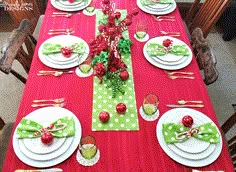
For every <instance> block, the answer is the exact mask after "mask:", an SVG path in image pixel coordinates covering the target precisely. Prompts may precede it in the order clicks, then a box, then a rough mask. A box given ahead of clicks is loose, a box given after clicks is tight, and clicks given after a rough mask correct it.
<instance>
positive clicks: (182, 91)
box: [2, 0, 234, 172]
mask: <svg viewBox="0 0 236 172" xmlns="http://www.w3.org/2000/svg"><path fill="white" fill-rule="evenodd" d="M53 1H54V0H49V1H48V4H47V8H46V11H45V16H44V19H43V23H42V26H41V29H40V34H39V37H38V41H37V46H36V47H35V53H34V56H33V60H32V64H31V67H30V71H29V74H28V78H27V83H26V85H25V88H24V92H23V95H22V99H21V102H20V105H19V109H18V113H17V116H16V120H15V124H14V128H13V131H12V134H11V136H10V137H11V140H10V143H9V146H8V150H7V153H6V158H5V161H4V165H3V169H2V171H3V172H9V171H12V172H13V171H15V170H17V169H26V170H29V169H41V168H61V169H63V171H68V172H74V171H75V172H76V171H81V172H85V171H98V172H116V171H117V172H119V171H122V172H128V171H129V172H158V171H160V172H169V171H176V172H185V171H186V172H187V171H189V170H192V169H195V170H199V171H225V172H233V171H234V168H233V164H232V161H231V158H230V155H229V152H228V149H227V144H226V141H225V140H224V134H223V133H222V131H221V129H220V125H219V122H218V119H217V116H216V113H215V111H214V108H213V106H212V103H211V99H210V97H209V95H208V92H207V89H206V86H205V84H204V82H203V78H202V75H201V73H200V70H199V67H198V64H197V61H196V58H195V56H194V54H193V51H192V48H191V44H190V40H189V38H188V35H187V32H186V29H185V27H184V23H183V19H182V18H181V15H180V12H179V10H178V6H176V7H175V9H174V10H173V11H171V12H169V13H168V14H165V15H166V16H168V15H169V16H174V17H175V19H174V20H156V18H155V17H156V16H153V14H150V13H148V12H146V11H145V10H142V9H140V6H139V5H137V3H138V1H139V0H113V1H112V2H113V3H114V5H113V8H114V10H121V11H125V12H126V13H127V14H130V13H132V10H134V9H138V14H137V15H135V16H133V17H132V24H131V25H129V26H128V27H127V31H126V32H128V34H127V35H128V37H129V39H130V40H131V42H132V44H131V45H130V61H129V60H127V63H128V70H129V80H131V82H129V84H130V85H131V87H130V88H131V89H128V90H127V91H126V93H127V94H128V95H129V96H128V98H127V100H124V99H123V97H124V96H123V95H122V94H120V93H118V94H117V96H116V97H115V98H113V97H112V98H111V92H109V91H107V90H105V88H104V87H102V88H101V89H100V87H99V86H100V85H102V84H99V83H98V82H99V80H98V79H97V77H96V76H95V75H90V76H88V77H79V76H78V75H77V74H76V70H77V66H73V67H68V69H69V70H73V71H74V72H73V73H70V74H63V75H60V76H53V75H46V76H39V75H38V72H39V71H40V70H58V69H54V67H53V66H50V65H47V64H45V63H43V62H42V61H43V60H42V59H41V58H40V57H39V55H40V53H39V50H40V49H41V48H42V47H41V45H42V44H43V43H44V42H45V41H47V40H49V39H53V38H54V37H57V36H59V35H51V34H48V32H49V30H51V29H68V28H73V30H74V32H73V33H72V34H71V35H70V36H75V37H79V38H80V39H81V40H84V41H85V42H86V43H88V44H89V43H91V40H94V39H95V37H96V35H97V30H96V24H97V20H98V19H97V18H96V17H98V14H96V15H91V16H89V15H86V14H85V13H84V12H83V9H80V10H71V11H69V12H70V13H71V14H72V15H70V16H69V17H64V16H56V17H55V16H53V15H52V13H53V12H62V11H63V9H62V10H60V9H58V8H55V5H53V3H52V2H53ZM95 2H96V10H97V13H98V12H100V13H101V8H102V4H101V1H99V0H97V1H95ZM65 11H66V9H65ZM139 20H145V21H146V23H147V26H148V30H147V33H148V35H149V40H151V39H155V38H158V37H163V36H167V38H169V39H172V38H173V40H175V39H178V40H180V41H182V42H183V43H185V44H186V45H187V46H188V47H189V50H190V53H191V57H192V58H191V60H190V61H189V62H188V64H186V65H185V66H184V67H180V68H179V69H176V70H172V69H169V68H167V69H163V68H162V67H159V66H158V65H155V64H153V62H151V61H149V60H148V59H147V58H146V57H145V53H144V51H143V49H144V47H145V46H146V43H147V41H144V42H141V41H139V40H137V39H136V38H135V37H134V35H135V32H136V23H137V22H138V21H139ZM160 31H166V32H179V33H180V34H179V35H178V36H171V35H170V36H168V35H163V34H161V32H160ZM61 35H62V34H61ZM63 35H64V34H63ZM127 35H126V36H127ZM64 36H65V35H64ZM63 41H65V42H66V41H67V40H63ZM166 70H168V71H170V70H171V71H172V72H173V71H175V72H176V71H177V72H192V73H193V76H194V78H192V79H188V78H177V79H170V78H169V75H168V74H167V73H166ZM181 76H182V75H181ZM103 82H105V81H103ZM95 89H96V91H95ZM126 93H125V94H126ZM149 93H154V94H156V95H157V96H158V99H159V104H158V110H159V116H158V117H157V119H155V120H150V121H148V120H145V119H144V118H143V117H142V116H141V115H140V107H142V103H143V99H144V97H145V95H146V94H149ZM104 94H110V96H104ZM125 94H124V95H125ZM99 95H101V96H99ZM60 97H63V98H64V99H65V103H66V104H65V105H64V107H57V108H61V109H64V110H65V111H68V113H72V114H73V115H74V116H75V117H76V119H78V120H77V122H75V125H80V131H81V133H79V134H78V133H77V134H78V135H79V136H78V137H75V139H77V140H75V141H74V142H75V143H74V145H73V146H71V147H69V148H68V149H70V148H71V149H72V147H73V150H71V151H70V153H69V155H65V158H64V159H63V160H60V161H58V162H56V163H54V164H53V163H52V164H51V163H50V162H51V161H53V160H51V159H50V158H49V159H40V163H39V164H40V165H38V164H37V163H36V164H37V165H34V163H33V164H31V158H33V156H34V155H32V157H27V158H22V156H25V155H22V154H21V153H19V152H20V151H19V150H17V149H19V147H18V145H16V144H17V143H18V142H16V140H17V139H16V138H15V137H14V135H15V130H16V128H17V126H18V125H19V123H20V122H21V120H22V118H24V117H27V116H28V115H29V114H31V113H33V112H34V111H38V110H40V109H44V108H43V107H32V106H31V105H32V101H33V100H35V99H55V98H60ZM107 97H109V99H107ZM219 98H220V97H219ZM179 99H184V100H201V101H203V105H204V107H191V108H172V107H168V106H167V104H176V101H177V100H179ZM98 101H101V102H103V103H104V105H97V104H98ZM222 101H223V100H222ZM118 103H125V104H126V107H127V111H126V113H125V114H124V115H120V114H116V112H115V107H114V105H115V104H118ZM111 104H112V107H110V105H111ZM99 106H102V108H103V109H102V110H108V109H109V107H110V109H112V108H113V109H114V111H112V112H110V113H111V114H113V115H111V117H110V118H114V116H117V120H115V122H117V123H119V120H121V119H122V118H126V120H124V121H122V122H124V123H125V122H127V123H128V122H129V119H130V118H131V117H134V118H135V120H134V124H132V125H130V126H128V128H125V127H124V126H125V124H124V125H122V124H121V125H120V127H119V129H112V125H110V127H111V129H110V128H106V127H104V128H103V125H109V122H108V124H106V123H99V118H98V114H99V113H100V112H101V111H102V110H100V109H99ZM219 106H220V105H219ZM95 107H96V108H95ZM185 109H187V110H186V112H187V113H186V112H185V114H187V115H188V112H192V111H194V113H195V112H196V113H195V114H194V115H195V116H196V118H198V117H199V116H204V117H203V118H202V119H199V120H200V121H201V120H205V119H206V120H208V121H209V120H210V121H212V122H213V123H214V124H215V126H216V127H217V130H218V132H219V133H220V135H221V137H220V138H221V139H222V140H221V146H219V150H218V155H217V156H214V157H213V160H211V158H208V159H207V160H206V161H209V163H205V162H203V165H201V163H202V161H200V163H198V164H197V165H196V164H195V160H191V161H188V160H187V161H185V160H183V161H179V160H178V158H177V159H176V157H173V156H171V155H170V154H173V152H171V150H169V152H167V151H166V150H167V149H169V148H168V147H165V148H164V147H163V145H165V144H163V143H161V139H160V138H158V137H159V136H158V135H159V134H160V133H159V131H158V129H159V127H160V126H158V123H159V122H161V118H162V117H163V118H164V116H167V115H168V113H169V115H170V116H171V115H175V114H171V113H170V112H172V111H178V112H176V113H177V115H176V116H172V121H176V122H177V121H178V120H181V119H179V118H180V117H179V116H178V113H181V111H185ZM41 113H42V114H40V113H37V117H38V118H39V119H40V118H43V117H45V116H50V115H51V114H50V113H49V114H48V113H47V112H46V111H45V110H42V111H41ZM43 113H45V114H46V115H45V114H43ZM54 115H55V114H54ZM190 115H191V114H190ZM130 116H131V117H130ZM180 116H181V115H180ZM195 116H194V117H195ZM127 117H129V118H127ZM168 118H169V117H168ZM170 118H171V117H170ZM199 118H200V117H199ZM197 120H198V119H197ZM162 121H163V120H162ZM96 122H97V123H99V124H97V123H96ZM115 122H114V123H115ZM95 125H96V126H95ZM114 125H115V124H114ZM75 127H77V126H75ZM99 127H100V128H101V129H99ZM122 127H124V128H125V129H122ZM129 127H130V128H129ZM132 127H134V128H135V129H132ZM85 135H91V136H93V137H94V138H95V139H96V146H97V148H98V150H99V153H100V157H99V159H98V161H97V162H96V163H95V164H93V165H90V166H86V165H82V164H81V163H79V162H78V160H77V152H78V151H79V140H80V137H81V136H85ZM19 143H20V142H19ZM190 149H191V147H190ZM212 154H214V153H212ZM61 156H63V155H61ZM208 156H213V155H208ZM179 158H181V154H180V156H179ZM206 158H207V157H206ZM25 159H27V160H25ZM29 159H30V160H29ZM196 161H197V160H196ZM33 162H34V161H33ZM188 162H190V163H188ZM44 163H45V164H46V165H45V166H44ZM48 164H49V165H48Z"/></svg>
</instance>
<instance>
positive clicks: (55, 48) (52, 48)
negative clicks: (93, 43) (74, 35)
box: [42, 42, 86, 55]
mask: <svg viewBox="0 0 236 172" xmlns="http://www.w3.org/2000/svg"><path fill="white" fill-rule="evenodd" d="M62 47H63V46H62V45H60V44H57V43H45V44H43V49H42V53H43V54H44V55H49V54H56V53H61V48H62ZM68 48H71V49H72V52H73V53H76V54H82V53H84V52H85V48H86V47H85V45H84V43H83V42H81V43H75V44H73V45H71V46H68Z"/></svg>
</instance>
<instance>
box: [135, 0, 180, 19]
mask: <svg viewBox="0 0 236 172" xmlns="http://www.w3.org/2000/svg"><path fill="white" fill-rule="evenodd" d="M137 5H138V7H139V8H140V9H141V10H142V11H144V12H146V13H149V14H154V15H165V14H169V13H171V12H173V11H174V10H175V9H176V2H175V1H174V0H137ZM157 20H159V21H164V20H165V21H173V20H174V19H170V18H160V19H158V18H157Z"/></svg>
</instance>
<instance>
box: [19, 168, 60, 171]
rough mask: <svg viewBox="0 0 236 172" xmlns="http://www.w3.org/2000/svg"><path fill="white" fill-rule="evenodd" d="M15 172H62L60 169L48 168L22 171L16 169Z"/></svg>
mask: <svg viewBox="0 0 236 172" xmlns="http://www.w3.org/2000/svg"><path fill="white" fill-rule="evenodd" d="M15 172H63V170H62V169H61V168H48V169H35V170H24V169H18V170H15Z"/></svg>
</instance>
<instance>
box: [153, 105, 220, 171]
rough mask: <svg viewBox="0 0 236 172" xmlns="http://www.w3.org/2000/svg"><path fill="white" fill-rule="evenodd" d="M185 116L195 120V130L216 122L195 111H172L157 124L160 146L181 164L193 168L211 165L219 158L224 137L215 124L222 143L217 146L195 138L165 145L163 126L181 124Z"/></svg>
mask: <svg viewBox="0 0 236 172" xmlns="http://www.w3.org/2000/svg"><path fill="white" fill-rule="evenodd" d="M185 115H190V116H191V117H192V118H193V120H194V124H193V126H192V127H193V128H194V127H197V126H199V125H202V124H204V123H208V122H212V123H213V124H214V122H213V121H212V120H211V119H210V118H208V117H207V116H206V115H205V114H203V113H201V112H199V111H196V110H194V109H189V108H175V109H171V110H169V111H167V112H166V113H164V114H163V115H162V116H161V118H160V119H159V121H158V123H157V127H156V134H157V140H158V142H159V144H160V146H161V147H162V149H163V150H164V151H165V153H166V154H167V155H168V156H169V157H170V158H172V159H173V160H175V161H176V162H178V163H180V164H183V165H186V166H191V167H203V166H206V165H209V164H211V163H212V162H214V161H215V160H216V159H217V158H218V157H219V155H220V153H221V151H222V137H221V135H220V131H219V130H218V128H217V126H216V125H215V124H214V125H215V126H216V128H217V131H218V133H219V141H220V142H219V143H217V144H210V143H206V142H204V141H200V140H198V139H195V138H193V137H191V138H189V139H188V140H187V141H185V142H182V143H178V144H167V143H165V141H164V137H163V133H162V124H164V123H169V122H175V123H179V124H180V123H181V120H182V118H183V117H184V116H185ZM179 144H183V146H179ZM177 145H178V146H177Z"/></svg>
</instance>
